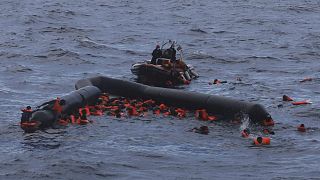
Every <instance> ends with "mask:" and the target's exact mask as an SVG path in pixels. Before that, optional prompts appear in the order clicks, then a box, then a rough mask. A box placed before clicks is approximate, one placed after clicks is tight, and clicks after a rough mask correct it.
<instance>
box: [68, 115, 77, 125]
mask: <svg viewBox="0 0 320 180" xmlns="http://www.w3.org/2000/svg"><path fill="white" fill-rule="evenodd" d="M70 119H71V123H72V124H76V123H77V122H76V118H75V117H74V115H70Z"/></svg>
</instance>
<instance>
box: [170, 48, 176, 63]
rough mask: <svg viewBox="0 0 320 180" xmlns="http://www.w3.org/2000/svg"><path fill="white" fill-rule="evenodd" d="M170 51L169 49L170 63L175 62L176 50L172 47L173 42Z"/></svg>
mask: <svg viewBox="0 0 320 180" xmlns="http://www.w3.org/2000/svg"><path fill="white" fill-rule="evenodd" d="M170 51H171V58H170V61H171V63H175V62H176V60H177V57H176V54H177V51H176V49H175V48H174V44H172V45H171V47H170Z"/></svg>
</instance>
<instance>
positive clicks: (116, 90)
mask: <svg viewBox="0 0 320 180" xmlns="http://www.w3.org/2000/svg"><path fill="white" fill-rule="evenodd" d="M92 86H95V87H98V88H99V89H100V90H101V91H102V92H107V93H109V94H112V95H117V96H123V97H129V98H142V99H153V100H155V101H158V102H162V103H166V104H168V105H173V106H179V107H186V108H189V109H201V108H203V109H206V110H207V111H208V112H210V113H213V114H218V115H223V116H225V117H231V118H234V117H235V116H236V115H237V114H239V113H244V114H248V116H249V118H250V119H251V121H252V122H257V123H262V122H263V121H265V120H271V116H270V114H269V113H268V112H267V111H266V110H265V108H264V107H263V106H262V105H260V104H255V103H249V102H243V101H239V100H234V99H230V98H226V97H221V96H215V95H208V94H203V93H197V92H188V91H182V90H176V89H167V88H160V87H151V86H147V85H143V84H138V83H134V82H129V81H125V80H119V79H113V78H108V77H104V76H97V77H93V78H88V79H82V80H79V81H78V82H77V83H76V85H75V87H76V89H81V88H84V87H92Z"/></svg>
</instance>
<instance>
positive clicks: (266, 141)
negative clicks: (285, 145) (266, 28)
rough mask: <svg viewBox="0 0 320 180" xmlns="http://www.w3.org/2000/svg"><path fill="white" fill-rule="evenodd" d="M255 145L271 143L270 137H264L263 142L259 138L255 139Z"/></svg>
mask: <svg viewBox="0 0 320 180" xmlns="http://www.w3.org/2000/svg"><path fill="white" fill-rule="evenodd" d="M253 144H254V145H269V144H270V138H269V137H262V142H261V143H259V142H258V140H257V138H254V139H253Z"/></svg>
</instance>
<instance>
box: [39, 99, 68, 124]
mask: <svg viewBox="0 0 320 180" xmlns="http://www.w3.org/2000/svg"><path fill="white" fill-rule="evenodd" d="M65 103H66V101H65V100H63V99H60V98H59V97H57V98H56V99H54V100H51V101H48V102H45V103H43V104H41V105H40V106H38V108H39V107H41V106H45V107H44V108H43V109H47V110H51V111H53V112H54V114H55V119H56V120H57V119H60V117H61V113H62V106H63V105H65Z"/></svg>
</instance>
